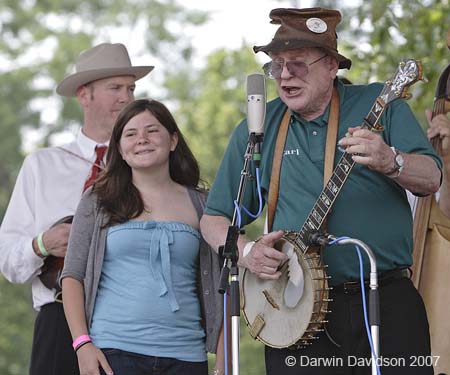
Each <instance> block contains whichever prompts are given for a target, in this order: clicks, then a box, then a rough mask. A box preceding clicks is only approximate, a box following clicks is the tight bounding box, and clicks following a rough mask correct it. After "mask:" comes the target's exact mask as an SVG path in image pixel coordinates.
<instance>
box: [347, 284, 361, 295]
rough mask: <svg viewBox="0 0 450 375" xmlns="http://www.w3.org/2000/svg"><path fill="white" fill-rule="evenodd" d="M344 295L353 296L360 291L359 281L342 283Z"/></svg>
mask: <svg viewBox="0 0 450 375" xmlns="http://www.w3.org/2000/svg"><path fill="white" fill-rule="evenodd" d="M343 286H344V293H345V294H353V293H355V292H358V291H359V290H361V286H360V282H359V281H347V282H346V283H344V285H343Z"/></svg>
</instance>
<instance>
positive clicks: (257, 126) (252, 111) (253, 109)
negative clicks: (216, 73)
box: [247, 73, 266, 167]
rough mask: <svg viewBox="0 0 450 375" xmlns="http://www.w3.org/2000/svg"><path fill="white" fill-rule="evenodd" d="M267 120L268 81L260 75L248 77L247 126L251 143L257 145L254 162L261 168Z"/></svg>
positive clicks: (255, 74)
mask: <svg viewBox="0 0 450 375" xmlns="http://www.w3.org/2000/svg"><path fill="white" fill-rule="evenodd" d="M265 118H266V81H265V79H264V75H263V74H260V73H254V74H249V75H248V76H247V126H248V132H249V134H250V138H249V139H250V141H252V142H253V143H254V144H255V148H254V152H253V161H254V162H255V166H256V167H259V163H260V161H261V144H262V142H263V139H264V125H265V123H264V121H265Z"/></svg>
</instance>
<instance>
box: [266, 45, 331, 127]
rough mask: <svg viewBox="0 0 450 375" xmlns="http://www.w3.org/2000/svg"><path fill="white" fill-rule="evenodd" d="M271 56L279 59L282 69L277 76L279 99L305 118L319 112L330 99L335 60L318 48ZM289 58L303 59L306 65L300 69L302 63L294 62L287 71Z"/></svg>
mask: <svg viewBox="0 0 450 375" xmlns="http://www.w3.org/2000/svg"><path fill="white" fill-rule="evenodd" d="M322 57H323V58H322ZM271 58H272V61H275V62H278V63H279V65H278V66H280V65H282V66H281V73H279V77H276V82H277V88H278V93H279V95H280V98H281V100H283V102H284V103H286V105H287V106H288V107H289V109H291V110H293V111H295V112H297V113H298V114H299V115H300V116H302V117H304V118H306V119H313V118H316V117H318V116H320V115H321V114H322V113H323V111H324V110H325V108H326V106H327V104H328V102H329V99H330V95H331V90H332V88H333V80H334V78H335V77H336V74H337V70H338V63H337V61H336V60H335V59H334V58H333V57H331V56H326V54H325V53H324V52H323V51H322V50H320V49H318V48H299V49H295V50H288V51H283V52H279V53H274V54H271ZM292 60H296V61H300V62H303V63H305V64H306V69H301V66H300V69H295V66H294V64H293V68H292V69H291V71H289V69H288V68H287V67H286V62H287V61H292ZM313 62H314V63H313ZM311 63H313V64H311ZM309 64H311V65H309Z"/></svg>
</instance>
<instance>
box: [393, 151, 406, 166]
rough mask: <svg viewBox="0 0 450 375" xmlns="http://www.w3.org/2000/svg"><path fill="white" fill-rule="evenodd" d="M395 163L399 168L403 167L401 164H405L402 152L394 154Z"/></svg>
mask: <svg viewBox="0 0 450 375" xmlns="http://www.w3.org/2000/svg"><path fill="white" fill-rule="evenodd" d="M395 164H397V165H398V167H399V168H402V167H403V164H405V160H404V159H403V156H402V154H397V155H395Z"/></svg>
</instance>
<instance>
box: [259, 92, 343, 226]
mask: <svg viewBox="0 0 450 375" xmlns="http://www.w3.org/2000/svg"><path fill="white" fill-rule="evenodd" d="M290 117H291V114H290V111H289V109H286V112H285V113H284V115H283V118H282V120H281V123H280V127H279V129H278V135H277V140H276V143H275V151H274V155H273V162H272V172H271V175H270V185H269V202H268V208H267V229H268V232H269V233H270V232H271V231H272V225H273V219H274V217H275V210H276V207H277V203H278V193H279V190H280V172H281V162H282V160H283V153H284V146H285V144H286V137H287V132H288V128H289V121H290ZM338 123H339V93H338V90H337V89H336V87H333V92H332V95H331V105H330V115H329V117H328V127H327V140H326V146H325V163H324V168H323V186H324V187H325V186H326V184H327V182H328V180H329V179H330V177H331V175H332V174H333V166H334V153H335V151H336V140H337V132H338ZM322 228H323V229H325V223H324V225H323V226H322Z"/></svg>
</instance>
